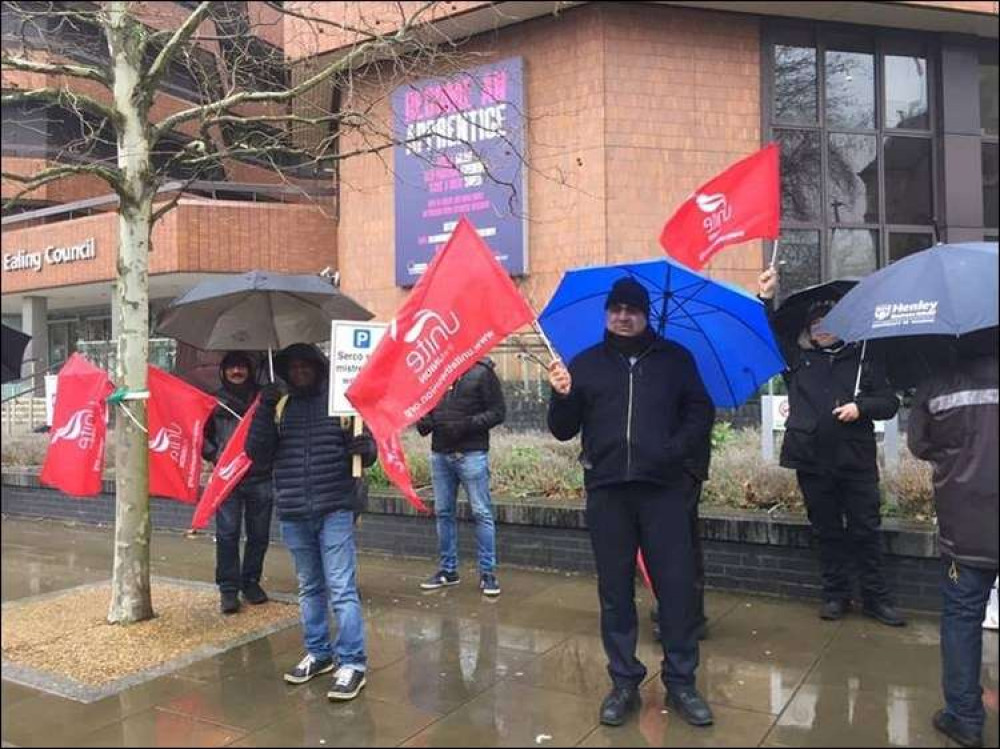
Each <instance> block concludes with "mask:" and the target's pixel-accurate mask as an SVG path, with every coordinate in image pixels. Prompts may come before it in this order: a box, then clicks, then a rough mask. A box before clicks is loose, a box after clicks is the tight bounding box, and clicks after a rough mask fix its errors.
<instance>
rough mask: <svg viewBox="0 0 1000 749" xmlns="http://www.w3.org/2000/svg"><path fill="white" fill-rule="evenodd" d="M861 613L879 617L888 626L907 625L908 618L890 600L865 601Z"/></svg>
mask: <svg viewBox="0 0 1000 749" xmlns="http://www.w3.org/2000/svg"><path fill="white" fill-rule="evenodd" d="M861 613H862V614H864V615H865V616H870V617H871V618H872V619H877V620H878V621H880V622H882V624H884V625H886V626H887V627H905V626H906V619H904V618H903V615H902V614H900V613H899V611H897V610H896V607H895V606H893V605H892V604H891V603H889V602H888V601H865V603H864V605H863V606H862V607H861Z"/></svg>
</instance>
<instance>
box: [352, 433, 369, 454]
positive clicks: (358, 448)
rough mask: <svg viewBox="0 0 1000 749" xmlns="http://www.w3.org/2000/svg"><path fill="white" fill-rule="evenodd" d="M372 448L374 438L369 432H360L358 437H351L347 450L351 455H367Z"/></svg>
mask: <svg viewBox="0 0 1000 749" xmlns="http://www.w3.org/2000/svg"><path fill="white" fill-rule="evenodd" d="M371 449H372V438H371V437H369V436H368V435H367V434H359V435H357V436H356V437H351V441H350V442H348V443H347V452H348V454H349V455H367V454H368V453H369V452H371Z"/></svg>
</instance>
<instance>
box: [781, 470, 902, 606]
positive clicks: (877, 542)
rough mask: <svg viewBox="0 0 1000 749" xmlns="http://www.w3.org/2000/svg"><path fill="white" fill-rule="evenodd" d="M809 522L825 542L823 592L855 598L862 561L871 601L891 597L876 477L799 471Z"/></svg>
mask: <svg viewBox="0 0 1000 749" xmlns="http://www.w3.org/2000/svg"><path fill="white" fill-rule="evenodd" d="M796 475H797V477H798V480H799V488H800V489H801V490H802V496H803V498H804V499H805V503H806V511H807V512H808V514H809V522H810V523H811V524H812V528H813V534H814V535H815V536H816V539H817V541H818V542H819V558H820V565H821V567H822V571H823V597H824V598H825V599H826V600H834V599H839V600H845V601H846V600H849V599H850V598H851V593H852V590H853V587H854V586H853V584H852V579H851V578H852V575H851V571H852V570H851V564H852V561H853V563H854V564H855V565H856V566H857V574H858V579H859V582H860V583H861V595H862V598H863V599H864V600H865V601H875V600H879V599H883V598H886V597H887V596H888V593H889V590H888V587H887V586H886V584H885V578H884V576H883V574H882V537H881V533H880V531H879V529H880V527H881V525H882V517H881V514H880V507H879V506H880V503H881V497H880V496H879V491H878V482H877V481H876V480H875V479H874V478H845V477H842V476H836V475H831V474H818V473H805V472H804V471H798V472H797V474H796Z"/></svg>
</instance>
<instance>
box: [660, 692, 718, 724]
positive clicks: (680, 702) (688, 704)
mask: <svg viewBox="0 0 1000 749" xmlns="http://www.w3.org/2000/svg"><path fill="white" fill-rule="evenodd" d="M663 702H664V705H666V707H668V708H673V709H674V710H676V711H677V712H678V713H679V714H680V716H681V717H682V718H684V720H686V721H687V722H688V723H690V724H691V725H692V726H710V725H712V723H713V722H714V720H715V719H714V718H713V716H712V708H710V707H709V706H708V703H707V702H705V700H703V699H702V697H701V695H700V694H698V690H697V689H695V688H694V687H682V688H677V687H674V688H673V689H668V690H667V697H666V699H665V700H664V701H663Z"/></svg>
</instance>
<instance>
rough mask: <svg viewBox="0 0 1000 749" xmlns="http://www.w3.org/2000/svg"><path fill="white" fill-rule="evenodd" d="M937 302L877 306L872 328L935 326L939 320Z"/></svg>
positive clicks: (921, 301) (922, 301)
mask: <svg viewBox="0 0 1000 749" xmlns="http://www.w3.org/2000/svg"><path fill="white" fill-rule="evenodd" d="M937 308H938V303H937V302H925V301H924V300H922V299H921V300H920V301H919V302H913V303H912V304H877V305H875V315H874V316H875V320H874V322H873V323H872V328H873V329H875V328H889V327H896V326H898V325H928V324H930V325H933V324H934V322H935V320H936V319H937Z"/></svg>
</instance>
